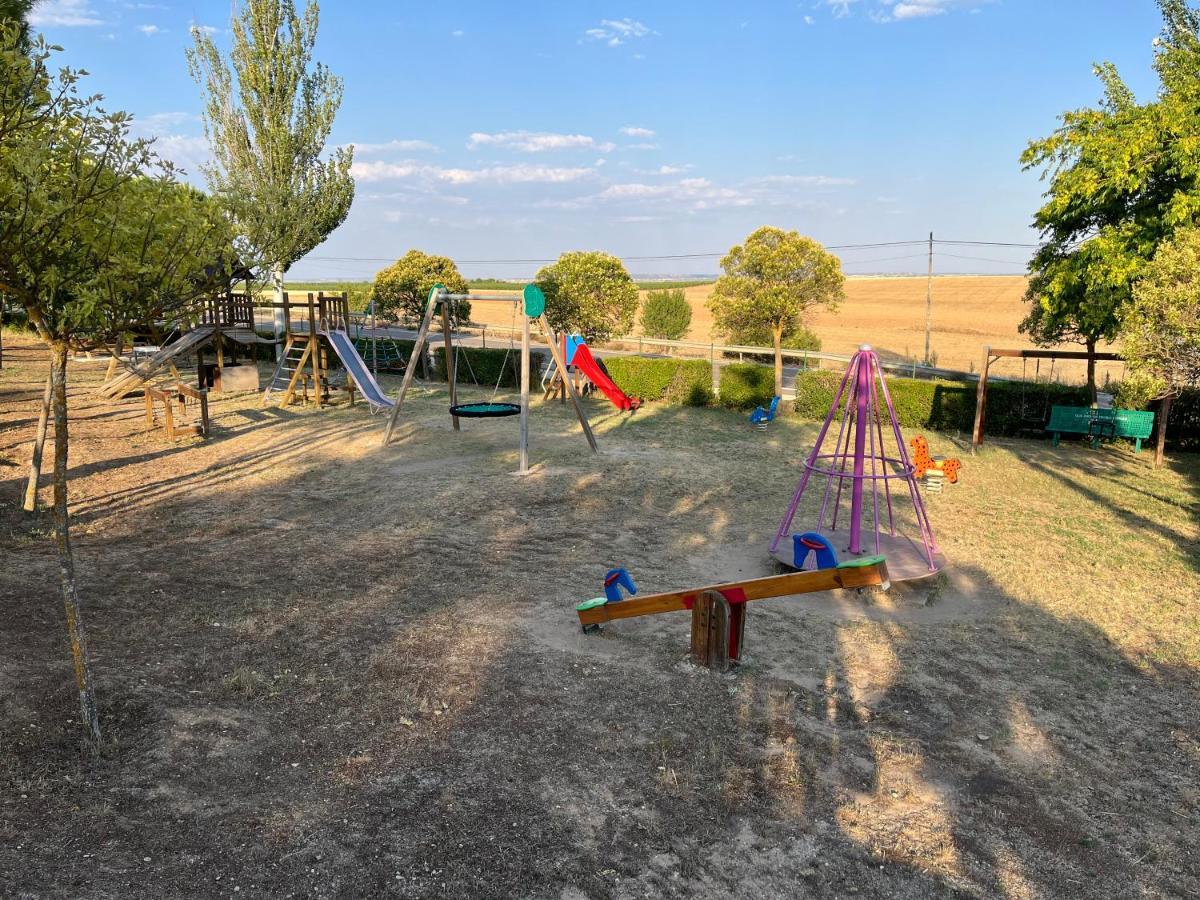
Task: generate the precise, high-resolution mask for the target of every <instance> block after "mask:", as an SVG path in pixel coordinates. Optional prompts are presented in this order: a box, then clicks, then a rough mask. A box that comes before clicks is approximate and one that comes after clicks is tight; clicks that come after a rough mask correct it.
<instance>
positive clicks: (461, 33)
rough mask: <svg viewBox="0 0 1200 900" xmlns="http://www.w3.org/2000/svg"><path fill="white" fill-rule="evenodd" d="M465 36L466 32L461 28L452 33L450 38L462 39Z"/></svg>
mask: <svg viewBox="0 0 1200 900" xmlns="http://www.w3.org/2000/svg"><path fill="white" fill-rule="evenodd" d="M463 34H464V32H463V30H462V29H461V28H455V29H454V30H453V31H452V32H450V37H456V38H460V37H462V36H463Z"/></svg>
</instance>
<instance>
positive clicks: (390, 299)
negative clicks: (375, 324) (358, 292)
mask: <svg viewBox="0 0 1200 900" xmlns="http://www.w3.org/2000/svg"><path fill="white" fill-rule="evenodd" d="M436 284H442V285H444V286H445V287H446V289H447V290H448V291H450V293H452V294H465V293H466V292H467V282H466V281H465V280H464V279H463V277H462V275H460V274H459V272H458V266H456V265H455V264H454V260H452V259H450V258H448V257H445V256H430V255H429V254H427V253H422V252H421V251H420V250H409V251H408V252H407V253H405V254H404V255H403V256H402V257H400V258H399V259H398V260H396V261H395V262H394V263H392V264H391V265H390V266H388V267H387V268H386V269H383V270H382V271H380V272H379V273H378V274H377V275H376V276H375V283H374V284H373V285H372V286H371V296H373V297H374V298H375V304H376V308H377V310H378V312H379V314H380V315H381V316H388V317H391V318H400V317H402V316H406V317H408V318H412V319H417V320H420V319H421V318H422V317H423V316H424V315H425V305H426V303H428V302H429V292H430V291H432V290H433V287H434V285H436ZM470 320H471V304H470V303H467V302H465V301H464V302H462V303H456V304H454V306H453V308H452V310H451V315H450V321H451V322H452V323H454V324H460V325H461V324H466V323H467V322H469V321H470Z"/></svg>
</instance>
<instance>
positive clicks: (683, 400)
mask: <svg viewBox="0 0 1200 900" xmlns="http://www.w3.org/2000/svg"><path fill="white" fill-rule="evenodd" d="M604 364H605V365H606V366H607V367H608V374H609V376H610V377H611V378H612V380H613V381H614V382H616V384H617V386H618V387H620V388H621V390H623V391H624V392H625V393H626V394H629V395H630V396H633V397H641V398H642V399H643V400H648V401H655V400H662V401H666V402H668V403H674V404H679V405H682V406H707V405H708V404H709V403H711V402H712V399H713V394H712V366H711V365H710V364H709V363H707V362H704V361H703V360H695V359H642V358H640V357H636V356H610V357H608V358H607V359H605V360H604Z"/></svg>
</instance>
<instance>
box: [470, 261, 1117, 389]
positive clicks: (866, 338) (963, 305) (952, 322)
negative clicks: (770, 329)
mask: <svg viewBox="0 0 1200 900" xmlns="http://www.w3.org/2000/svg"><path fill="white" fill-rule="evenodd" d="M1025 284H1026V279H1025V278H1024V277H1022V276H1013V275H946V276H939V277H937V278H935V279H934V280H933V338H932V341H931V346H932V350H933V352H934V353H935V354H936V356H937V364H938V365H939V366H942V367H943V368H947V369H957V370H959V371H961V372H977V371H979V368H980V366H981V365H982V363H983V348H984V347H985V346H991V347H1008V348H1022V347H1027V348H1028V347H1033V343H1032V342H1031V341H1030V340H1029V338H1027V337H1026V336H1025V335H1023V334H1021V333H1020V332H1019V331H1018V330H1017V326H1018V325H1019V324H1020V323H1021V320H1022V319H1023V318H1025V314H1026V312H1028V306H1027V304H1026V303H1025ZM926 288H927V281H926V279H925V278H915V277H899V278H877V277H871V278H861V277H860V278H848V279H847V280H846V301H845V302H844V303H843V304H842V305H841V306H840V307H839V308H838V310H837V311H836V312H829V311H827V310H818V311H815V312H814V313H812V314H811V316H810V317H809V319H808V322H807V324H808V326H809V327H810V328H812V330H813V331H814V332H816V334H817V336H818V337H820V338H821V349H822V350H824V351H825V352H826V353H837V354H842V355H847V356H848V355H849V354H851V353H853V352H854V351H855V350H856V349H858V347H859V345H860V344H863V343H869V344H871V345H872V346H873V347H874V348H875V349H876V350H877V351H878V352H879V353H880V355H881V356H883V358H884V359H885V360H893V361H910V362H911V361H918V360H920V359H921V358H922V357H923V356H924V353H925V293H926ZM711 293H712V285H702V286H699V287H691V288H687V289H686V290H685V294H686V295H687V298H688V301H689V302H690V303H691V306H692V327H691V330H690V331H689V332H688V334H687V340H692V341H699V342H701V343H708V342H710V341H713V340H716V341H717V342H720V340H721V337H720V336H719V335H718V336H716V337H714V336H713V333H712V316H711V315H710V314H709V311H708V308H707V307H706V306H705V303H706V302H707V300H708V297H709V295H710V294H711ZM642 296H643V297H645V292H643V294H642ZM471 315H472V318H473V319H477V320H478V321H480V322H486V323H487V324H491V325H503V326H508V325H509V324H510V320H511V316H510V313H509V310H507V309H503V308H501V307H500V306H497V305H494V304H482V303H481V304H476V306H475V307H474V308H473V309H472V311H471ZM1059 349H1062V350H1073V351H1079V350H1082V349H1083V348H1082V347H1080V346H1078V345H1075V344H1064V345H1063V346H1062V347H1061V348H1059ZM1102 349H1106V350H1111V349H1112V348H1102ZM992 371H993V372H994V373H995V374H996V375H999V376H1003V377H1007V378H1019V377H1025V378H1028V379H1029V380H1031V381H1032V380H1036V379H1039V378H1040V379H1042V380H1051V379H1053V380H1062V381H1066V382H1068V383H1074V382H1082V381H1083V380H1084V378H1085V376H1086V367H1085V366H1084V364H1083V363H1077V362H1056V363H1055V365H1054V368H1053V370H1051V368H1050V364H1049V362H1043V363H1042V364H1041V365H1040V366H1039V365H1037V364H1036V363H1035V362H1031V363H1028V364H1027V365H1026V366H1025V368H1024V370H1022V366H1021V361H1020V360H1012V359H1006V360H1001V361H1000V362H998V363H995V364H994V368H993V370H992ZM1106 377H1108V378H1111V379H1112V380H1114V381H1120V380H1121V378H1123V377H1124V366H1123V365H1122V364H1121V363H1105V362H1102V363H1099V364H1098V366H1097V379H1098V380H1099V382H1100V384H1104V382H1105V379H1106Z"/></svg>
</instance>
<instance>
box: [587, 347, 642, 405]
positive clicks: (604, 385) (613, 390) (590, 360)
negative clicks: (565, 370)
mask: <svg viewBox="0 0 1200 900" xmlns="http://www.w3.org/2000/svg"><path fill="white" fill-rule="evenodd" d="M571 365H573V366H575V367H577V368H578V369H579V371H580V372H582V373H583V374H584V375H586V376H587V379H588V381H590V382H591V383H592V384H594V385H595V386H596V387H598V388H600V390H602V391H604V396H605V397H607V398H608V399H609V400H611V401H612V402H613V405H614V406H616V408H617V409H619V410H621V411H622V412H625V411H628V410H631V409H637V408H638V407H639V406H640V405H641V404H640V403H639V402H638V401H636V400H634V399H633V398H631V397H629V396H628V395H626V393H625V392H624V391H623V390H621V389H620V388H619V387H617V386H616V384H615V383H614V382H613V380H612V379H611V378H609V377H608V376H607V375H605V374H604V370H603V369H601V368H600V366H599V364H598V363H597V362H596V359H595V357H594V356H592V351H591V350H589V349H588V347H587V345H586V344H580V345H579V346H578V347H577V348H576V349H575V358H574V359H573V360H571Z"/></svg>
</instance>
